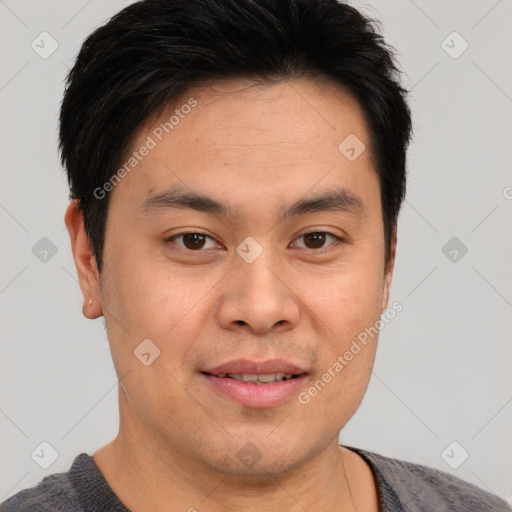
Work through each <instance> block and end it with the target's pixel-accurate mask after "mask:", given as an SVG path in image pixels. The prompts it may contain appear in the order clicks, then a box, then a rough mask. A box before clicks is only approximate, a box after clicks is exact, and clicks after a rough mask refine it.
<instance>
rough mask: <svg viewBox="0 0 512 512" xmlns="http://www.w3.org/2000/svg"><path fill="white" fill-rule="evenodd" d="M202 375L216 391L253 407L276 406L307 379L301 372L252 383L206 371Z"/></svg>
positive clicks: (293, 393) (295, 391) (294, 392)
mask: <svg viewBox="0 0 512 512" xmlns="http://www.w3.org/2000/svg"><path fill="white" fill-rule="evenodd" d="M230 373H231V372H230ZM202 376H203V377H204V378H205V379H206V380H207V381H208V382H209V383H210V385H211V386H212V387H213V389H214V390H215V391H216V392H217V393H219V394H221V395H222V396H224V397H227V398H230V399H231V400H234V401H235V402H238V403H239V404H241V405H243V406H244V407H254V408H265V407H267V408H268V407H276V406H278V405H280V404H282V403H283V402H285V401H286V400H287V399H289V398H290V397H291V396H293V395H296V394H297V393H298V392H299V389H300V388H301V387H302V386H303V385H304V383H305V382H306V379H307V376H306V375H305V374H303V375H301V376H299V377H295V378H293V379H289V380H285V381H280V382H272V383H269V384H253V383H251V382H241V381H239V380H235V379H230V378H229V377H217V376H215V375H208V374H206V373H203V374H202Z"/></svg>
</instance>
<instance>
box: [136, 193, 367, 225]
mask: <svg viewBox="0 0 512 512" xmlns="http://www.w3.org/2000/svg"><path fill="white" fill-rule="evenodd" d="M169 208H178V209H192V210H196V211H199V212H203V213H209V214H212V215H215V216H217V217H235V216H236V215H237V211H236V210H235V209H233V208H231V207H229V206H227V205H224V204H222V203H220V202H219V201H217V200H215V199H213V198H211V197H208V196H205V195H201V194H198V193H195V192H190V191H187V190H185V189H184V188H183V187H182V186H181V185H177V186H174V187H172V188H171V189H170V190H168V191H164V192H161V193H159V194H156V195H154V196H152V197H150V198H148V199H147V200H146V201H145V202H144V203H143V205H142V212H143V213H145V214H151V213H155V212H157V211H160V210H166V209H169ZM323 211H338V212H346V213H351V214H363V213H364V212H365V211H366V208H365V205H364V202H363V200H362V199H361V198H360V197H359V196H357V195H356V194H354V193H353V192H352V191H350V190H349V189H347V188H345V187H337V188H334V189H331V190H328V191H326V192H324V193H322V194H320V195H317V196H313V197H305V198H301V199H299V200H298V201H296V202H295V203H293V204H292V205H290V206H288V207H282V208H281V209H280V211H279V214H278V221H279V222H281V221H282V220H284V219H287V218H289V217H293V216H298V215H305V214H307V213H315V212H323Z"/></svg>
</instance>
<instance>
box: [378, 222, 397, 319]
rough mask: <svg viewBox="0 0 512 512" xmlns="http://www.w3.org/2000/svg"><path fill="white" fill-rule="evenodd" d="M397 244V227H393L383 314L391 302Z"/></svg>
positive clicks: (386, 273)
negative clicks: (390, 294) (390, 292)
mask: <svg viewBox="0 0 512 512" xmlns="http://www.w3.org/2000/svg"><path fill="white" fill-rule="evenodd" d="M396 242H397V226H396V224H395V226H393V233H392V235H391V241H390V246H389V260H388V264H387V266H386V270H385V275H384V289H383V294H382V311H381V313H382V312H384V310H385V309H386V308H387V307H388V302H389V291H390V289H391V281H392V279H393V269H394V267H395V256H396Z"/></svg>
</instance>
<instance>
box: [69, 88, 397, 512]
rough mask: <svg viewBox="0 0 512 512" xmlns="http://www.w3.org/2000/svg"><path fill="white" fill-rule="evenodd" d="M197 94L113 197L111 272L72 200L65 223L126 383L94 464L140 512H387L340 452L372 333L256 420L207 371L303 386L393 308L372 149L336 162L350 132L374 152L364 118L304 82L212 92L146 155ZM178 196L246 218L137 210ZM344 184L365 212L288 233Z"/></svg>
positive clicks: (93, 310) (355, 460)
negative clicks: (285, 377)
mask: <svg viewBox="0 0 512 512" xmlns="http://www.w3.org/2000/svg"><path fill="white" fill-rule="evenodd" d="M190 97H193V98H195V99H196V100H197V102H198V104H197V106H196V107H195V108H194V109H192V111H191V112H190V113H189V114H188V115H187V116H185V117H184V118H183V119H181V120H180V123H179V124H178V125H177V126H175V127H174V129H173V130H172V132H170V133H169V134H168V135H166V136H165V137H164V138H163V140H162V141H161V142H159V143H158V144H157V146H156V147H155V148H154V149H152V150H151V151H150V152H149V154H148V155H147V156H146V157H145V158H144V159H143V160H142V161H141V162H140V163H139V164H138V165H137V166H136V168H135V169H134V170H133V171H131V172H130V173H129V174H128V175H127V176H126V177H125V178H124V179H123V180H122V181H121V182H120V183H119V184H118V185H117V186H116V187H115V188H114V190H113V191H112V192H110V193H111V198H110V205H109V211H108V219H107V226H106V237H105V247H104V253H103V268H102V272H101V275H100V274H99V273H98V270H97V266H96V260H95V258H94V256H93V253H92V249H91V245H90V241H89V239H88V237H87V235H86V234H85V231H84V227H83V219H82V215H81V213H80V212H79V210H78V208H77V205H76V203H75V202H72V203H71V204H70V205H69V207H68V209H67V212H66V224H67V226H68V230H69V233H70V237H71V244H72V250H73V256H74V259H75V262H76V266H77V270H78V276H79V281H80V285H81V289H82V292H83V296H84V306H83V311H84V315H85V316H86V317H87V318H97V317H99V316H101V315H103V316H104V317H105V322H106V327H107V332H108V338H109V342H110V347H111V351H112V357H113V361H114V365H115V369H116V371H117V374H118V376H119V378H120V379H121V382H120V384H119V404H120V428H119V433H118V436H117V437H116V439H115V440H114V441H113V442H112V443H110V444H108V445H107V446H105V447H103V448H102V449H100V450H99V451H97V452H96V453H95V454H94V458H95V461H96V463H97V464H98V466H99V468H100V469H101V471H102V472H103V474H104V475H105V478H106V479H107V481H108V482H109V484H110V485H111V487H112V488H113V490H114V491H115V492H116V494H117V495H118V496H119V497H120V499H121V500H122V501H123V502H124V503H125V504H126V505H127V506H128V507H129V508H130V509H131V510H133V511H134V512H138V511H145V510H152V511H163V510H166V511H169V510H173V511H174V510H176V511H178V510H181V511H182V510H193V509H194V508H195V509H196V510H198V511H199V512H200V511H202V510H208V511H220V510H222V511H235V510H237V511H238V510H254V511H261V512H263V511H267V510H269V511H270V510H280V509H282V510H289V511H295V510H301V511H303V510H326V511H334V510H347V511H349V510H350V511H351V510H358V511H365V512H368V511H377V509H378V507H377V493H376V486H375V481H374V479H373V475H372V473H371V470H370V469H369V467H368V466H367V464H366V463H365V462H364V461H363V459H361V458H360V457H359V456H358V455H357V454H355V452H352V451H350V450H348V449H346V448H343V447H339V446H338V433H339V432H340V430H341V429H342V428H343V427H344V425H345V424H346V423H347V422H348V420H349V419H350V418H351V417H352V415H353V414H354V413H355V411H356V410H357V408H358V407H359V405H360V403H361V400H362V398H363V396H364V393H365V391H366V388H367V385H368V382H369V378H370V374H371V369H372V367H373V363H374V357H375V351H376V346H377V339H376V338H374V339H373V340H372V341H371V342H370V343H369V344H368V345H367V346H366V347H364V348H363V350H361V352H359V353H358V354H357V355H356V356H354V358H353V359H352V360H351V361H350V362H349V364H347V365H346V366H345V367H344V368H343V370H342V371H341V372H339V373H338V374H337V375H336V377H334V378H332V380H331V381H330V382H329V383H328V384H327V385H326V386H325V387H324V388H323V389H322V390H321V392H319V393H318V394H317V395H316V396H315V397H313V398H312V399H311V401H310V402H309V403H308V404H307V405H304V404H301V403H300V402H299V401H298V399H297V396H293V397H291V398H290V399H287V400H286V401H285V402H284V403H282V404H281V405H278V406H276V407H271V408H248V407H243V406H242V405H240V404H238V403H237V402H234V401H232V400H230V399H227V398H225V397H224V396H221V395H219V394H217V393H216V392H215V391H213V390H212V389H211V387H210V386H209V385H207V383H206V382H205V378H204V376H203V375H202V374H201V373H200V371H201V370H202V369H203V370H204V369H206V368H211V367H213V366H217V365H219V364H221V363H225V362H227V361H229V360H232V359H236V358H246V359H252V360H257V361H265V360H268V359H273V358H283V359H286V360H289V361H291V362H293V363H295V364H297V365H299V366H301V367H303V368H306V369H307V371H308V382H307V383H306V384H305V385H304V389H307V388H308V387H310V386H311V385H312V383H314V382H315V381H316V380H317V379H318V378H319V377H321V376H322V374H323V373H324V372H325V371H326V370H327V369H328V368H329V367H332V365H333V363H334V362H335V361H336V359H337V357H338V356H339V355H342V354H344V353H345V351H346V350H348V349H349V347H350V345H351V343H352V341H353V340H354V339H355V338H356V337H357V335H358V334H359V333H361V332H362V331H364V329H365V328H366V327H369V326H372V325H374V324H375V323H376V321H377V320H378V319H379V316H380V314H381V313H382V312H383V311H384V310H385V309H386V307H387V305H388V296H389V287H390V284H391V279H392V270H393V264H394V254H395V246H396V238H395V236H394V237H393V242H392V244H391V253H390V260H389V265H388V266H387V268H384V261H385V258H384V256H385V254H384V232H383V223H382V212H381V202H380V189H379V182H378V177H377V174H376V172H375V170H374V168H373V167H372V162H371V159H370V151H369V150H368V149H367V150H366V151H364V152H363V153H362V154H361V155H360V156H359V157H358V158H357V159H356V160H355V161H349V160H348V159H347V158H346V157H345V156H344V155H343V154H341V153H340V151H339V150H338V145H339V144H340V142H341V141H343V140H344V139H345V138H346V137H347V136H348V135H349V134H356V135H357V137H358V138H359V139H360V140H362V141H363V142H364V143H365V145H366V147H367V148H369V144H370V139H369V136H368V131H367V128H366V124H365V121H364V117H363V113H362V110H361V107H360V106H359V104H358V102H357V101H356V100H355V99H354V97H353V96H352V95H351V94H350V93H349V92H348V91H347V90H345V89H343V88H341V87H340V86H339V85H334V84H330V83H326V82H315V81H313V80H307V79H297V80H293V81H287V82H281V83H278V84H272V85H269V84H267V85H255V84H250V83H248V82H245V81H241V80H231V81H225V82H221V83H217V84H210V85H207V84H203V85H202V86H196V87H195V88H192V89H189V90H187V91H186V92H185V93H183V95H182V96H181V97H178V98H175V101H174V102H173V104H172V105H169V108H168V110H167V111H166V112H164V113H163V114H162V116H161V117H160V118H159V119H156V120H154V121H153V122H152V123H151V124H147V125H145V126H143V127H142V128H141V129H140V130H139V131H138V133H137V134H136V138H135V141H134V147H140V145H141V144H142V143H143V142H144V141H145V140H146V138H147V136H148V135H151V132H152V130H153V129H154V128H155V126H158V125H159V123H160V122H163V121H165V120H168V119H169V117H170V116H171V115H172V113H173V112H174V109H176V108H180V106H181V105H183V104H185V103H186V102H187V100H188V98H190ZM176 185H181V186H182V187H183V188H185V189H186V190H187V191H189V192H190V191H193V192H194V193H197V194H202V195H207V196H209V197H212V198H214V199H215V200H217V201H219V202H220V203H222V204H224V205H226V206H228V207H230V208H232V209H233V210H235V213H236V214H235V215H231V216H226V217H219V216H216V215H213V214H211V213H205V212H199V211H195V210H193V209H190V208H182V209H177V208H162V209H159V210H155V211H151V212H149V213H148V212H144V211H143V210H142V205H143V204H144V202H145V201H146V200H147V199H148V198H150V197H153V196H154V195H155V194H158V193H160V192H162V191H165V190H168V189H169V188H170V187H172V186H176ZM341 186H343V187H344V188H345V189H348V190H350V191H351V192H352V193H353V194H355V195H357V196H358V197H359V198H360V199H361V200H362V203H363V207H364V208H363V209H362V210H360V211H353V212H348V211H318V212H308V213H305V214H302V215H295V216H292V217H289V218H287V219H284V220H281V221H279V220H278V214H279V212H280V210H281V209H282V208H283V206H287V205H290V204H292V203H293V202H295V201H297V200H299V199H301V198H305V197H307V198H309V197H313V196H316V195H321V194H323V193H324V192H326V191H328V190H331V189H333V188H336V187H341ZM320 231H321V232H327V233H332V234H334V235H337V236H339V237H341V238H342V239H343V242H337V241H336V239H335V238H333V237H330V236H327V237H326V239H325V243H324V245H323V247H321V248H320V249H317V248H315V246H313V248H311V243H310V239H308V238H305V237H303V236H302V235H304V234H306V233H311V232H320ZM184 232H185V233H187V232H188V233H190V232H201V233H203V234H205V235H207V236H209V237H211V239H206V240H207V242H206V245H205V246H204V247H203V248H202V249H199V250H198V249H193V250H192V249H187V248H186V247H187V246H186V245H184V241H185V239H184V238H179V237H178V238H174V239H173V240H169V238H170V237H171V236H173V235H176V234H179V233H184ZM247 236H251V237H252V238H254V239H255V240H256V241H257V242H258V243H259V244H260V246H261V247H262V249H263V253H262V254H261V255H260V256H259V257H258V258H257V259H256V260H255V261H254V262H253V263H247V262H245V261H244V260H243V259H242V258H241V257H240V256H239V255H238V254H237V253H236V252H235V249H236V247H237V246H238V245H239V244H240V243H241V242H242V241H243V240H244V239H245V238H246V237H247ZM322 250H323V251H325V252H324V253H323V254H319V252H321V251H322ZM201 251H202V252H201ZM91 299H92V304H89V301H90V300H91ZM148 338H149V339H151V340H152V341H153V343H154V344H155V345H156V346H158V348H159V349H160V351H161V353H160V356H159V357H158V358H157V359H156V360H155V361H154V362H153V363H152V364H151V365H150V366H144V365H143V364H141V362H140V361H139V360H138V359H137V358H136V357H135V356H134V354H133V351H134V349H135V348H136V347H137V346H138V345H139V344H140V343H141V341H142V340H144V339H148ZM304 389H301V391H303V390H304ZM247 442H251V443H252V444H253V445H254V446H256V447H257V449H258V451H259V453H260V454H261V458H260V460H259V461H258V462H257V463H256V464H255V465H254V466H252V467H247V466H246V465H244V464H243V463H242V461H241V460H240V459H239V458H238V457H237V453H238V451H239V450H240V448H241V447H243V446H244V445H245V443H247ZM192 507H193V508H192Z"/></svg>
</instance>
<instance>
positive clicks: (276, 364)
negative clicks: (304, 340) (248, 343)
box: [203, 359, 307, 375]
mask: <svg viewBox="0 0 512 512" xmlns="http://www.w3.org/2000/svg"><path fill="white" fill-rule="evenodd" d="M203 372H204V373H210V374H212V375H219V374H221V373H250V374H263V373H277V372H282V373H293V374H294V375H301V374H303V373H307V372H306V370H305V369H304V368H300V367H299V366H296V365H294V364H292V363H290V362H289V361H286V360H284V359H270V360H268V361H263V362H255V361H250V360H249V359H234V360H232V361H229V362H227V363H224V364H221V365H220V366H216V367H215V368H211V369H209V370H203Z"/></svg>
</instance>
